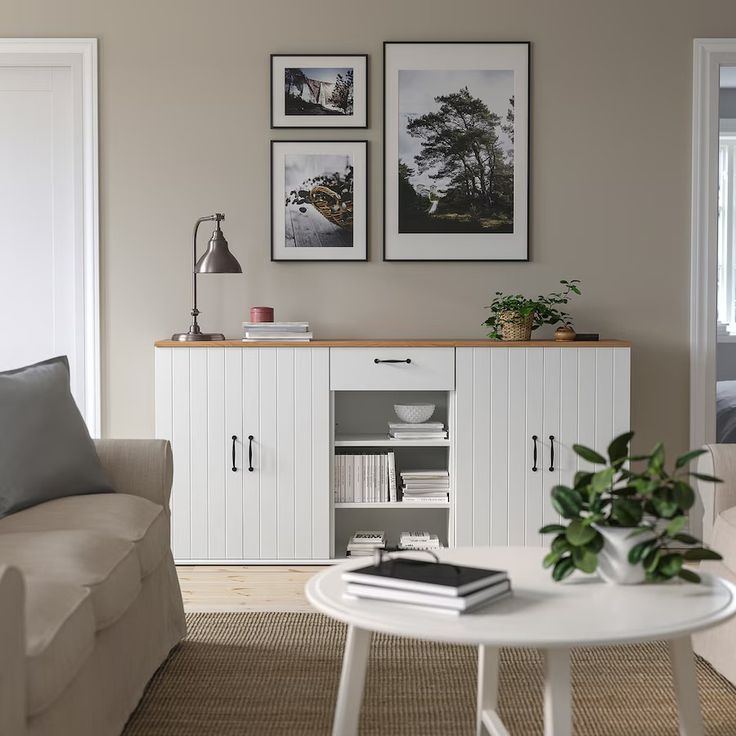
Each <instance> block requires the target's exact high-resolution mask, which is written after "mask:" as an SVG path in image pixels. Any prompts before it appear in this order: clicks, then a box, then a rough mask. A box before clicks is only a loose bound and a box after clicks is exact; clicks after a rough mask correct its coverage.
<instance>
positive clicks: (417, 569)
mask: <svg viewBox="0 0 736 736" xmlns="http://www.w3.org/2000/svg"><path fill="white" fill-rule="evenodd" d="M342 578H343V580H344V581H345V582H346V583H347V589H346V591H345V595H346V596H347V597H348V598H353V599H356V598H357V599H372V600H377V601H387V602H392V603H405V604H407V605H410V606H414V607H420V606H421V607H422V608H425V609H430V610H432V611H441V612H443V613H454V614H460V613H468V612H469V611H472V610H475V609H476V608H480V607H481V606H485V605H487V604H489V603H491V602H492V601H496V600H498V599H499V598H501V597H503V596H505V595H508V594H509V593H510V592H511V581H510V580H509V577H508V574H507V573H506V572H505V571H503V570H487V569H484V568H479V567H465V566H462V565H450V564H446V563H442V562H432V561H431V560H422V559H419V558H418V557H417V558H393V559H390V560H384V561H383V562H381V563H380V564H379V565H367V566H366V567H360V568H358V569H357V570H347V571H345V572H344V573H343V574H342Z"/></svg>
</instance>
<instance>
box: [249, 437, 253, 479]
mask: <svg viewBox="0 0 736 736" xmlns="http://www.w3.org/2000/svg"><path fill="white" fill-rule="evenodd" d="M248 470H250V472H251V473H252V472H253V435H252V434H249V435H248Z"/></svg>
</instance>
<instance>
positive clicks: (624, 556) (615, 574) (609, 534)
mask: <svg viewBox="0 0 736 736" xmlns="http://www.w3.org/2000/svg"><path fill="white" fill-rule="evenodd" d="M595 528H596V530H597V531H599V532H600V533H601V535H602V536H603V549H601V551H600V552H599V553H598V574H599V575H600V576H601V577H602V578H603V579H604V580H605V581H606V582H607V583H611V584H613V585H638V584H639V583H643V582H644V581H645V580H646V571H645V570H644V565H643V563H641V562H638V563H637V564H636V565H632V564H631V563H630V562H629V552H630V551H631V549H632V547H635V546H636V545H637V544H639V543H640V542H646V541H648V540H649V539H654V536H655V535H654V534H653V533H652V532H640V533H639V534H633V535H632V532H633V531H634V529H631V528H628V527H610V526H598V525H596V527H595Z"/></svg>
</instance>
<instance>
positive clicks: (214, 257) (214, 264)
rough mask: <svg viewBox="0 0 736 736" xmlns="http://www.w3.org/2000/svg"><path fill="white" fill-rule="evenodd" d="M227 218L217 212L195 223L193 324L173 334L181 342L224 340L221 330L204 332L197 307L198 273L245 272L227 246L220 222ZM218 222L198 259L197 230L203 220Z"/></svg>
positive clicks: (174, 338) (173, 337)
mask: <svg viewBox="0 0 736 736" xmlns="http://www.w3.org/2000/svg"><path fill="white" fill-rule="evenodd" d="M224 219H225V215H223V214H221V213H219V212H216V213H215V214H214V215H208V216H207V217H200V218H199V219H198V220H197V222H196V223H195V224H194V238H193V239H194V259H193V263H194V268H193V270H192V297H193V302H194V306H193V307H192V311H191V315H192V324H191V325H189V332H177V333H176V334H174V335H172V336H171V339H172V340H178V341H179V342H189V341H197V340H224V339H225V336H224V335H223V334H221V333H219V332H202V330H201V329H200V327H199V323H198V322H197V317H198V316H199V310H198V309H197V274H198V273H243V269H242V268H241V267H240V264H239V263H238V260H237V258H235V256H234V255H233V254H232V253H231V252H230V250H229V249H228V247H227V240H225V236H224V235H223V234H222V230H220V222H221V221H222V220H224ZM211 221H214V222H215V223H216V227H215V229H214V230H213V231H212V237H211V238H210V242H209V243H208V244H207V251H206V252H205V254H204V255H203V256H202V257H201V258H200V259H199V260H197V230H198V229H199V226H200V225H201V224H202V223H203V222H211Z"/></svg>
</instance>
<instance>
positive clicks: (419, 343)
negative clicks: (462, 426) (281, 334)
mask: <svg viewBox="0 0 736 736" xmlns="http://www.w3.org/2000/svg"><path fill="white" fill-rule="evenodd" d="M155 346H156V347H157V348H628V347H631V343H630V342H629V341H628V340H597V341H590V342H589V341H582V340H581V341H577V340H576V341H573V342H556V341H554V340H526V341H516V340H514V341H508V342H503V341H500V340H311V341H310V342H291V341H276V340H268V341H262V342H260V341H259V342H245V341H243V340H217V341H214V340H213V341H210V342H207V341H201V342H178V341H176V340H158V341H157V342H156V343H155Z"/></svg>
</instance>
